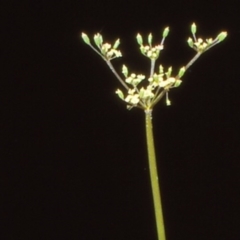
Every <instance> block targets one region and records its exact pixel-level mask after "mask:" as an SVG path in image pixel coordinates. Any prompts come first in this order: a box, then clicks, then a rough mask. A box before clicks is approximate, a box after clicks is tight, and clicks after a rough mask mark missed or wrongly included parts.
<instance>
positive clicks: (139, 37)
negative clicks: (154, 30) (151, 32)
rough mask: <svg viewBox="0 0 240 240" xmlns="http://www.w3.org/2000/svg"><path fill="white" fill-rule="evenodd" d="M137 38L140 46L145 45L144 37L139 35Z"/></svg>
mask: <svg viewBox="0 0 240 240" xmlns="http://www.w3.org/2000/svg"><path fill="white" fill-rule="evenodd" d="M136 38H137V42H138V44H139V45H140V46H142V43H143V39H142V36H141V35H140V34H139V33H138V34H137V36H136Z"/></svg>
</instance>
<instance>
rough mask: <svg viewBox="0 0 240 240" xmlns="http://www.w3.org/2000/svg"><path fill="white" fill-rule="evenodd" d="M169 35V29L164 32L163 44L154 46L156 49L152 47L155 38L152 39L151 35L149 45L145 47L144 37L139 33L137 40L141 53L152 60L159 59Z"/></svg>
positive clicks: (150, 35)
mask: <svg viewBox="0 0 240 240" xmlns="http://www.w3.org/2000/svg"><path fill="white" fill-rule="evenodd" d="M168 33H169V28H168V27H167V28H165V29H164V31H163V34H162V41H161V43H160V44H159V45H156V46H154V47H153V46H152V39H153V37H152V34H151V33H150V34H149V35H148V45H143V39H142V36H141V35H140V34H139V33H138V34H137V37H136V38H137V42H138V44H139V45H140V51H141V53H142V54H143V55H144V56H146V57H148V58H150V59H151V60H156V59H158V57H159V54H160V51H161V50H162V49H163V43H164V40H165V38H166V37H167V35H168Z"/></svg>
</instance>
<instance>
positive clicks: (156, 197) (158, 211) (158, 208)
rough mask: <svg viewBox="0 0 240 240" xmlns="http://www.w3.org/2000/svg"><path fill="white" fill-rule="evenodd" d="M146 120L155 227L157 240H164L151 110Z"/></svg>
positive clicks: (148, 110)
mask: <svg viewBox="0 0 240 240" xmlns="http://www.w3.org/2000/svg"><path fill="white" fill-rule="evenodd" d="M145 117H146V118H145V119H146V138H147V149H148V161H149V171H150V178H151V186H152V194H153V204H154V211H155V219H156V227H157V234H158V240H165V239H166V236H165V228H164V221H163V212H162V202H161V194H160V185H159V179H158V173H157V163H156V156H155V147H154V138H153V127H152V109H147V110H145Z"/></svg>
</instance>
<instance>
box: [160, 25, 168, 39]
mask: <svg viewBox="0 0 240 240" xmlns="http://www.w3.org/2000/svg"><path fill="white" fill-rule="evenodd" d="M168 33H169V27H166V28H165V29H164V30H163V35H162V37H163V38H166V37H167V36H168Z"/></svg>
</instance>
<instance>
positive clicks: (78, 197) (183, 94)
mask: <svg viewBox="0 0 240 240" xmlns="http://www.w3.org/2000/svg"><path fill="white" fill-rule="evenodd" d="M233 2H234V1H232V2H231V1H213V0H209V1H198V0H195V1H183V0H182V1H156V0H154V1H153V0H148V1H146V0H142V1H131V0H130V1H121V0H119V1H107V0H102V1H97V0H95V1H92V0H89V1H84V0H82V1H80V0H78V1H75V0H74V1H66V0H59V1H40V0H39V1H38V0H35V1H11V0H9V1H4V2H3V3H1V9H2V16H3V18H2V20H1V29H2V30H1V58H2V61H1V62H2V64H1V78H0V112H1V116H0V140H1V142H0V151H1V155H0V158H1V159H0V162H1V167H0V171H1V172H0V184H1V191H0V192H1V199H2V200H3V201H2V203H1V204H0V209H1V212H0V219H1V221H2V223H1V228H2V230H1V231H0V235H2V236H0V238H1V239H3V240H5V239H7V240H8V239H11V240H18V239H24V240H27V239H31V240H32V239H43V240H45V239H66V240H75V239H79V240H93V239H94V240H110V239H111V240H112V239H114V240H134V239H137V240H141V239H142V240H148V239H151V240H154V239H157V238H156V230H155V222H154V221H155V220H154V215H153V206H152V198H151V190H150V182H149V173H148V163H147V154H146V146H145V133H144V113H143V112H142V111H141V110H139V109H132V110H131V111H128V110H126V107H125V104H124V103H123V102H122V101H121V100H119V99H118V97H117V96H116V94H115V93H114V92H115V90H116V89H117V88H119V87H121V86H120V85H119V83H118V81H117V80H116V79H115V77H114V76H113V75H112V73H111V71H110V70H109V69H108V67H107V66H106V65H105V63H104V62H103V61H102V60H101V59H100V58H99V57H98V56H97V55H96V54H95V53H94V52H93V51H92V50H91V49H90V48H89V47H88V46H87V45H86V44H84V43H83V41H82V40H81V39H80V37H79V36H80V33H81V32H82V31H84V32H86V33H88V34H89V36H93V34H94V33H97V32H101V34H103V36H104V37H105V38H106V39H107V40H108V41H113V40H115V39H116V38H118V37H120V38H121V50H122V53H123V58H121V59H117V60H115V61H113V64H115V66H116V69H117V70H120V69H121V64H123V63H125V64H126V65H127V66H129V68H130V69H132V71H135V72H142V73H144V72H147V73H148V71H149V63H148V62H147V60H146V59H145V58H144V57H143V56H141V55H140V53H139V51H138V45H137V43H136V41H135V36H136V34H137V33H138V32H140V33H142V34H143V35H144V34H145V35H147V34H148V33H149V32H152V33H153V35H154V36H155V40H156V42H157V41H159V40H160V35H161V33H162V30H163V29H164V28H165V27H166V26H170V34H169V36H168V38H167V40H166V44H165V49H164V51H163V52H162V55H161V59H160V61H162V63H163V64H165V65H166V66H170V65H172V66H173V67H175V69H178V68H179V67H181V66H182V65H184V64H186V63H187V62H188V61H189V60H190V59H191V57H192V56H193V55H194V51H193V50H191V49H190V48H189V47H188V46H187V44H186V40H187V38H188V36H189V35H190V31H189V26H190V25H191V23H192V22H193V21H194V22H196V24H197V25H198V36H202V37H215V36H216V35H217V34H218V33H219V32H221V31H224V30H225V31H228V37H227V39H226V40H225V41H224V42H223V43H221V44H219V45H217V46H216V47H214V48H213V49H211V50H210V51H209V52H207V53H205V54H204V55H203V56H202V57H201V58H200V59H199V60H198V61H197V62H196V63H195V64H194V65H193V66H192V67H191V68H190V69H189V70H188V71H187V72H186V74H185V76H184V82H183V84H182V85H181V87H179V88H177V89H174V90H172V91H171V93H170V97H171V100H172V106H171V107H167V106H166V105H165V103H164V101H162V102H160V103H159V104H158V105H157V106H156V107H155V109H154V112H153V124H154V132H155V139H156V140H155V141H156V153H157V158H158V166H159V173H160V178H161V188H162V189H161V190H162V195H163V206H164V215H165V223H166V232H167V237H168V238H167V239H168V240H181V239H184V240H198V239H199V240H200V239H201V240H202V239H205V240H212V239H218V240H225V239H226V240H238V239H240V228H239V219H238V218H239V215H240V206H239V201H240V196H239V194H240V190H239V189H240V179H239V171H240V163H239V160H240V150H239V121H240V116H239V103H240V101H239V94H238V89H239V86H240V84H239V81H240V80H239V77H238V76H237V74H238V70H239V50H240V47H239V36H240V30H239V24H238V23H239V20H240V19H239V10H240V9H239V6H238V5H237V2H236V1H235V3H233Z"/></svg>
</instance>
